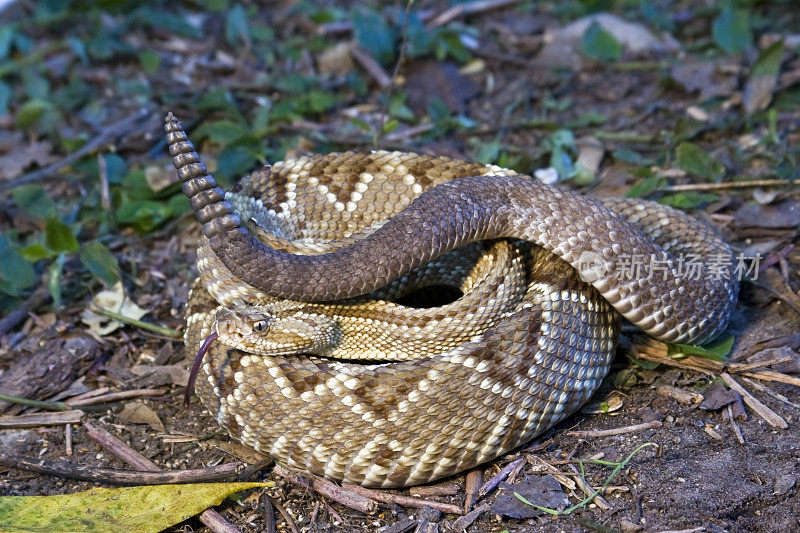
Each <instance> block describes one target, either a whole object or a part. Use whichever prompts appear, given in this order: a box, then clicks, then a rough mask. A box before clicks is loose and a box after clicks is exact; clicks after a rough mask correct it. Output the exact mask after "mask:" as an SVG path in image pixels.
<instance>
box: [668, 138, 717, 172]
mask: <svg viewBox="0 0 800 533" xmlns="http://www.w3.org/2000/svg"><path fill="white" fill-rule="evenodd" d="M675 156H676V159H677V164H678V166H679V167H680V168H682V169H683V170H685V171H686V172H688V173H689V174H692V175H693V176H697V177H698V178H703V179H705V180H708V181H719V180H720V179H722V176H723V174H724V173H725V167H723V166H722V164H721V163H718V162H716V161H714V160H713V159H712V158H711V156H710V155H708V152H706V151H705V150H703V149H702V148H700V147H699V146H697V145H696V144H694V143H690V142H682V143H681V144H679V145H678V148H677V150H676V151H675Z"/></svg>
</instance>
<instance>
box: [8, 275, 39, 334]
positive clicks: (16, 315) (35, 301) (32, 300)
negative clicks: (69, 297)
mask: <svg viewBox="0 0 800 533" xmlns="http://www.w3.org/2000/svg"><path fill="white" fill-rule="evenodd" d="M49 299H50V292H49V291H48V290H47V287H45V286H44V285H40V286H39V287H38V288H37V289H36V290H35V291H33V294H31V295H30V296H29V297H28V299H27V300H25V301H24V302H22V304H21V305H20V306H19V307H17V308H16V309H14V310H13V311H11V312H10V313H8V315H6V317H5V318H3V319H2V320H0V337H2V336H3V335H5V334H6V333H8V332H9V331H11V329H13V328H14V327H15V326H16V325H17V324H19V323H20V322H21V321H22V320H24V319H25V317H27V316H28V313H29V312H30V311H32V310H33V309H36V308H37V307H39V306H40V305H43V304H44V303H45V302H47V301H48V300H49Z"/></svg>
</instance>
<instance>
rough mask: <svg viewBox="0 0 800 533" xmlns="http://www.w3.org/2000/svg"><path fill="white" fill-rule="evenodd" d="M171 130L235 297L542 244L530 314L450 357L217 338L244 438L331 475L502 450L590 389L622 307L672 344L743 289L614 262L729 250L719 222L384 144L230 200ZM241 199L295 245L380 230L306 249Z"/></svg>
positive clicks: (714, 330) (395, 477) (247, 185)
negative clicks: (250, 345)
mask: <svg viewBox="0 0 800 533" xmlns="http://www.w3.org/2000/svg"><path fill="white" fill-rule="evenodd" d="M165 130H166V131H167V138H168V143H169V145H170V153H171V154H172V155H173V157H174V159H175V166H176V168H178V173H179V176H180V177H181V179H182V180H183V181H184V191H185V192H186V194H187V196H189V197H190V199H191V203H192V206H193V209H194V210H195V213H196V214H197V217H198V220H199V221H200V222H201V224H203V233H204V235H205V238H206V239H207V246H205V247H204V248H201V253H200V254H199V257H200V261H205V260H206V259H208V258H209V254H210V255H212V256H213V265H214V266H213V268H210V269H208V272H210V276H211V277H212V278H219V279H226V280H233V281H232V284H233V288H232V289H231V290H233V291H234V292H235V293H236V294H237V295H242V294H244V295H247V296H252V295H262V294H269V295H273V296H280V297H285V298H291V299H298V300H304V299H305V300H312V301H320V300H331V299H338V298H345V297H350V296H355V295H358V294H364V293H366V292H369V291H371V290H373V289H375V288H378V287H380V286H382V285H385V284H386V283H387V282H389V281H391V280H392V279H394V278H397V277H399V276H401V275H403V274H404V273H406V272H409V271H410V270H411V269H413V268H415V267H418V266H420V265H422V264H425V263H426V262H427V261H429V260H431V259H433V258H436V257H438V256H440V255H442V254H444V253H446V252H447V251H448V250H452V249H454V248H457V247H459V246H461V245H462V244H464V243H466V242H470V241H473V240H482V239H487V238H496V237H511V238H521V239H524V240H528V241H530V242H532V243H534V244H536V245H538V246H540V247H541V248H540V247H534V248H533V249H532V251H531V252H530V256H529V259H528V261H529V265H530V267H529V273H528V286H527V292H526V295H525V297H524V298H523V299H522V301H521V302H520V303H519V305H518V306H517V307H516V310H515V311H514V312H513V313H510V314H508V315H507V316H504V317H503V318H501V319H500V320H498V321H497V322H496V323H495V325H494V326H492V327H490V328H488V329H487V330H486V331H485V332H484V333H483V334H482V335H478V336H477V337H475V338H473V339H472V340H470V341H469V342H466V343H464V344H463V345H461V346H459V347H457V348H455V349H451V350H448V351H446V352H444V353H442V354H439V355H437V356H432V357H424V358H421V359H418V360H414V361H409V362H398V363H390V364H381V365H363V364H355V363H345V362H341V361H335V360H327V359H320V358H314V357H310V358H309V357H304V356H301V355H283V356H269V355H261V354H251V353H246V352H243V351H241V350H237V349H231V348H229V347H226V346H223V345H222V344H221V343H213V344H212V345H211V348H210V349H209V351H208V354H207V355H206V357H205V359H204V361H203V366H202V368H201V371H200V379H199V381H198V384H197V392H198V395H199V396H200V398H201V399H202V400H203V402H204V403H205V405H206V406H207V407H208V409H209V410H210V411H211V412H212V413H213V414H214V415H215V416H216V417H217V419H218V421H219V423H220V424H221V425H222V426H223V427H225V428H226V429H227V430H228V431H229V432H230V434H231V435H232V436H233V437H235V438H238V439H239V440H241V441H242V442H243V443H245V444H248V445H250V446H253V447H254V448H256V449H258V450H261V451H263V452H266V453H270V454H272V455H273V456H274V457H276V458H277V459H278V460H281V461H283V462H285V463H286V464H289V465H291V466H296V467H299V468H302V469H305V470H308V471H309V472H312V473H316V474H319V475H324V476H327V477H329V478H331V479H336V480H344V481H348V482H352V483H360V484H363V485H366V486H380V487H396V486H404V485H411V484H418V483H425V482H429V481H432V480H434V479H439V478H441V477H444V476H448V475H451V474H454V473H456V472H460V471H463V470H465V469H467V468H471V467H473V466H475V465H477V464H480V463H482V462H484V461H488V460H491V459H493V458H495V457H497V456H499V455H501V454H503V453H505V452H507V451H509V450H511V449H513V448H515V447H517V446H519V445H521V444H523V443H525V442H527V441H529V440H530V439H531V438H533V437H534V436H535V435H537V434H538V433H540V432H541V431H543V430H545V429H547V428H548V427H550V426H552V425H553V424H555V423H556V422H557V421H559V420H561V419H563V418H564V417H565V416H567V415H568V414H570V413H571V412H574V411H575V410H576V409H577V408H578V407H580V406H581V405H582V404H583V403H584V402H585V401H586V400H588V398H589V397H590V396H591V394H592V393H593V392H594V390H595V389H596V388H597V386H598V385H599V383H600V381H601V379H602V378H603V377H604V376H605V374H606V373H607V371H608V365H609V362H610V359H611V357H612V354H613V353H614V349H615V346H616V342H617V337H618V329H619V326H618V315H617V313H616V312H615V311H614V308H615V309H616V311H618V312H619V313H621V314H623V315H624V316H626V317H627V318H629V319H630V320H631V321H632V322H634V323H636V324H638V325H639V326H641V327H642V328H643V329H645V330H646V331H648V332H649V333H651V334H653V335H655V336H658V337H659V338H662V339H664V340H668V341H681V342H693V341H694V342H696V341H698V340H702V339H707V338H710V337H713V336H715V335H716V334H718V333H719V332H721V331H722V329H724V327H725V324H726V323H727V319H728V314H729V312H730V310H731V308H732V306H733V304H734V302H735V297H736V293H737V291H738V284H737V282H736V281H735V280H731V279H727V280H726V279H720V280H714V279H708V278H707V277H703V278H701V279H697V280H695V279H685V278H683V277H681V273H680V272H678V271H677V269H675V268H672V269H669V268H668V269H665V270H664V271H663V272H661V271H659V273H658V275H657V276H654V277H653V278H651V279H640V278H634V279H625V277H624V276H620V278H621V279H618V278H617V277H616V276H615V271H616V270H618V269H619V267H621V266H622V265H623V262H622V260H621V259H620V258H621V257H622V256H623V255H627V256H628V257H631V256H642V257H648V256H649V255H650V254H657V257H658V258H664V259H673V260H677V257H676V256H674V255H673V254H674V253H684V252H687V253H688V252H691V253H696V254H698V255H699V256H700V257H701V258H703V259H704V260H706V261H711V260H712V259H714V258H715V257H716V256H718V257H717V258H716V261H717V262H719V263H720V264H730V261H731V253H730V250H729V248H728V247H727V246H726V245H725V244H724V243H723V242H722V241H721V240H720V239H719V238H718V237H717V236H716V234H714V232H713V231H711V230H710V229H709V228H707V227H706V226H704V225H703V224H701V223H699V222H697V221H694V220H693V219H691V218H690V217H687V216H686V215H683V214H682V213H680V212H677V211H674V210H671V209H669V208H665V207H662V206H658V205H654V204H651V203H647V202H639V201H632V200H607V201H605V203H601V202H600V201H598V200H594V199H590V198H586V197H582V196H580V195H577V194H575V193H573V192H571V191H567V190H564V189H560V188H554V187H548V186H545V185H543V184H541V183H538V182H536V181H533V180H531V179H530V178H528V177H525V176H517V175H515V174H514V173H513V172H512V171H507V170H504V169H499V168H497V167H488V166H484V165H478V164H474V163H464V162H459V161H453V160H450V159H447V158H434V157H430V156H422V155H417V154H402V153H386V152H375V153H372V154H359V153H352V152H348V153H344V154H328V155H325V156H314V157H310V158H301V159H298V160H293V161H286V162H280V163H276V164H275V165H273V166H272V168H271V169H270V170H269V171H262V172H256V173H254V174H252V175H251V176H248V177H246V178H244V179H243V180H242V181H241V182H240V184H239V185H238V186H237V188H235V189H234V193H235V194H233V195H231V196H229V197H228V199H226V198H225V196H224V194H223V193H222V191H221V190H220V189H219V188H218V187H216V184H215V182H214V181H213V178H212V177H211V176H209V175H208V173H207V171H206V170H205V167H203V166H202V164H201V163H200V162H199V157H198V156H197V154H196V153H195V152H194V148H193V147H192V145H191V143H189V141H188V139H187V138H186V135H185V133H184V132H183V131H182V130H181V129H180V125H179V124H178V123H177V121H176V120H175V119H174V117H172V115H168V117H167V119H166V125H165ZM232 202H239V203H241V202H245V203H246V202H256V203H257V204H258V205H257V208H258V209H259V210H264V211H265V212H269V213H270V215H269V216H270V217H272V218H274V219H275V220H278V222H279V223H278V224H277V226H278V230H279V231H280V232H283V234H282V235H281V236H280V238H286V239H287V240H289V241H291V240H293V239H301V240H302V239H338V238H342V237H343V236H344V237H346V236H347V235H349V234H351V233H354V232H355V233H358V232H359V231H362V230H365V229H366V228H370V227H377V226H380V228H379V229H377V230H376V231H375V232H374V233H372V234H370V235H369V236H367V237H365V238H363V239H362V240H358V241H356V242H355V243H353V244H351V245H348V246H345V247H343V248H341V249H338V250H336V251H334V252H331V253H325V254H321V255H312V256H303V255H295V254H291V253H288V252H285V251H280V250H273V249H271V248H269V247H267V246H265V245H264V244H262V242H261V241H259V240H258V239H257V238H255V237H254V236H253V235H252V234H251V233H250V232H249V231H248V230H247V227H246V223H243V222H242V220H241V218H240V216H239V215H238V214H237V211H236V210H235V209H234V207H233V203H232ZM609 207H611V208H612V209H613V211H612V209H610V208H609ZM614 211H616V212H617V213H619V214H617V213H615V212H614ZM267 218H269V217H267ZM386 218H388V219H389V220H388V222H386V223H385V224H382V225H381V224H380V221H381V219H386ZM629 221H630V222H629ZM376 224H377V226H375V225H376ZM585 252H591V254H593V258H595V259H599V260H600V262H601V263H602V264H603V265H604V266H605V267H606V268H603V269H600V271H599V272H598V271H594V272H591V273H588V274H592V275H591V276H589V275H588V274H587V272H585V271H584V274H587V276H586V278H587V279H588V280H590V281H591V285H590V284H588V283H584V282H583V281H581V279H579V277H578V274H577V272H576V270H575V268H573V267H576V268H584V267H585V265H584V264H583V261H584V260H585V258H584V257H583V256H582V253H585ZM662 254H663V255H662ZM236 287H239V288H241V291H239V292H237V289H236ZM228 292H230V291H228ZM228 292H226V291H223V292H222V293H221V294H222V295H223V296H225V295H226V294H228ZM216 297H217V296H215V297H213V298H212V296H211V295H210V294H209V292H208V291H207V290H206V288H205V284H196V285H195V287H194V289H193V291H192V295H191V297H190V301H189V305H188V307H187V331H186V344H187V346H188V347H189V349H190V351H191V350H196V349H197V348H198V347H199V346H200V344H202V342H203V340H204V339H205V338H206V337H207V336H208V335H209V333H210V332H211V330H212V328H213V322H214V316H215V312H216V310H217V308H218V307H219V305H218V304H219V302H218V301H217V300H215V298H216ZM222 299H223V300H224V299H225V298H222ZM224 303H227V302H224ZM245 303H247V302H245ZM249 303H255V302H249ZM612 306H613V308H612Z"/></svg>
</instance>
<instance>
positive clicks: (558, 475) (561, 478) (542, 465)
mask: <svg viewBox="0 0 800 533" xmlns="http://www.w3.org/2000/svg"><path fill="white" fill-rule="evenodd" d="M530 457H532V458H533V460H535V461H538V462H539V468H536V466H535V465H534V469H535V470H538V471H540V472H542V471H543V472H547V473H548V474H550V475H551V476H553V477H554V478H555V480H556V481H558V482H559V483H560V484H561V486H563V487H564V488H566V489H567V490H575V489H576V488H578V486H577V485H576V484H575V482H574V481H572V480H571V479H570V478H569V477H567V474H565V473H564V472H562V471H561V470H559V469H558V468H556V467H555V466H553V465H551V464H550V463H548V462H547V461H545V460H544V459H542V458H541V457H539V456H538V455H532V456H530Z"/></svg>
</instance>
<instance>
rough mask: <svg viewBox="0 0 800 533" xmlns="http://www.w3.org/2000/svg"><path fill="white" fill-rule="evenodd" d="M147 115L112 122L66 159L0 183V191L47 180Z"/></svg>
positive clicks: (133, 115) (119, 135) (142, 113)
mask: <svg viewBox="0 0 800 533" xmlns="http://www.w3.org/2000/svg"><path fill="white" fill-rule="evenodd" d="M149 113H150V111H149V110H148V109H140V110H138V111H136V112H135V113H133V114H131V115H128V116H127V117H125V118H124V119H122V120H120V121H117V122H114V123H113V124H112V125H110V126H108V127H107V128H105V129H103V130H102V131H101V132H100V133H99V134H98V135H97V136H96V137H95V138H93V139H92V140H90V141H89V142H87V143H86V144H84V145H83V146H81V147H80V148H79V149H78V150H76V151H74V152H72V153H71V154H69V155H68V156H66V157H63V158H61V159H60V160H58V161H56V162H55V163H53V164H51V165H48V166H46V167H44V168H40V169H39V170H35V171H33V172H29V173H27V174H23V175H22V176H20V177H18V178H16V179H12V180H9V181H6V182H3V183H0V191H5V190H7V189H12V188H14V187H19V186H20V185H26V184H28V183H35V182H37V181H42V180H45V179H47V178H49V177H50V176H51V175H53V174H55V173H57V172H58V171H59V170H61V169H62V168H64V167H67V166H69V165H71V164H72V163H74V162H75V161H78V160H80V159H81V158H83V157H84V156H85V155H87V154H90V153H92V152H94V151H95V150H97V149H98V148H100V147H101V146H103V145H104V144H106V143H109V142H112V141H113V140H114V139H116V138H117V137H121V136H122V135H125V134H126V133H128V131H130V130H131V128H132V127H133V126H134V125H135V124H136V123H137V122H139V120H141V119H142V118H144V117H145V116H147V115H148V114H149Z"/></svg>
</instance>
